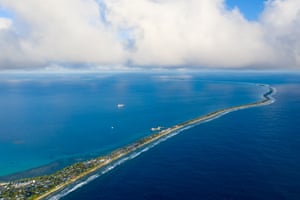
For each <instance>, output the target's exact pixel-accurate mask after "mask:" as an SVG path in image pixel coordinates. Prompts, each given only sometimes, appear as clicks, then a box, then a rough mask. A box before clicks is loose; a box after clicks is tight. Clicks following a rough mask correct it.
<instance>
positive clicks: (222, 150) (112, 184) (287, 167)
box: [0, 72, 300, 200]
mask: <svg viewBox="0 0 300 200" xmlns="http://www.w3.org/2000/svg"><path fill="white" fill-rule="evenodd" d="M299 77H300V75H299V74H289V73H279V72H277V73H264V72H261V73H237V72H205V73H204V72H203V73H189V72H186V73H148V74H146V73H143V74H127V73H125V74H117V73H116V74H109V73H108V74H50V75H49V74H1V79H0V97H1V98H0V109H1V113H2V114H1V115H0V150H1V152H5V153H3V154H2V155H1V158H0V176H2V179H8V178H13V177H19V176H21V177H22V176H34V175H39V174H47V173H51V172H53V171H55V170H57V169H59V168H61V167H63V166H65V165H68V164H70V163H73V162H77V161H82V160H84V159H88V158H92V157H95V156H98V155H103V154H105V153H108V152H110V151H112V150H114V149H115V148H118V147H122V146H123V145H126V144H129V143H131V142H134V141H135V140H137V139H139V138H141V137H144V136H146V135H149V134H151V131H150V129H151V128H152V127H157V126H164V127H169V126H172V125H175V124H177V123H180V122H184V121H186V120H189V119H191V118H194V117H197V116H199V115H203V114H206V113H208V112H212V111H214V110H217V109H221V108H227V107H229V106H234V105H240V104H244V103H250V102H254V101H257V100H258V99H260V98H262V94H263V93H264V92H265V90H266V89H265V88H263V87H259V86H258V85H257V84H258V83H266V84H270V85H271V86H273V87H275V88H276V90H277V93H276V94H275V95H274V98H275V99H276V101H275V102H274V103H273V104H271V105H268V106H262V107H255V108H251V109H246V110H239V111H236V112H232V113H229V114H227V115H224V116H222V117H220V118H217V119H215V120H212V121H210V122H207V123H203V124H199V125H197V126H194V127H191V128H190V129H187V130H184V131H182V132H180V133H179V134H177V135H175V136H174V137H171V138H169V139H168V140H166V141H164V142H162V143H160V144H158V145H156V146H155V147H153V148H151V149H149V150H147V151H145V152H143V153H142V154H140V155H139V156H136V157H135V158H134V159H129V160H127V161H126V162H124V163H122V164H120V165H118V166H116V167H114V168H112V169H111V170H110V171H108V172H106V173H104V174H103V175H101V176H94V177H95V179H93V180H92V178H93V177H92V178H91V179H89V180H90V181H88V183H87V184H84V183H86V181H85V180H83V181H82V182H81V183H78V184H76V185H75V188H76V189H74V186H72V187H70V188H68V189H67V190H66V191H64V192H62V193H61V194H59V196H61V199H70V200H71V199H108V200H110V199H299V198H300V192H299V188H300V171H299V169H300V156H299V155H300V145H299V143H300V136H299V133H300V131H299V130H300V123H299V119H300V116H299V115H300V114H299V113H300V112H299V111H300V90H299V88H300V87H299V86H300V79H299ZM118 104H124V107H122V108H118V106H117V105H118ZM31 169H34V170H31ZM28 170H30V171H28ZM16 173H17V174H16ZM99 174H101V173H100V172H99ZM96 175H97V174H96ZM0 180H1V177H0ZM72 188H73V189H72ZM70 190H72V192H69V191H70ZM73 190H74V191H73ZM65 193H68V195H66V196H64V195H63V194H65Z"/></svg>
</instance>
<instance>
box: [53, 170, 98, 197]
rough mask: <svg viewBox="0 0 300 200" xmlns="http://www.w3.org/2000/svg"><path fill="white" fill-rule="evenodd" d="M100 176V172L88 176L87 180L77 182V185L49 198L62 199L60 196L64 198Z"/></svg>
mask: <svg viewBox="0 0 300 200" xmlns="http://www.w3.org/2000/svg"><path fill="white" fill-rule="evenodd" d="M98 177H99V175H98V174H94V175H92V176H90V177H89V178H87V179H86V180H84V181H82V182H80V183H78V184H76V185H75V186H73V187H69V188H66V189H64V190H62V191H61V192H60V193H58V194H56V195H54V196H51V197H50V198H49V200H58V199H60V198H62V197H64V196H66V195H68V194H70V193H71V192H73V191H75V190H77V189H78V188H81V187H82V186H84V185H86V184H88V183H89V182H91V181H93V180H95V179H96V178H98Z"/></svg>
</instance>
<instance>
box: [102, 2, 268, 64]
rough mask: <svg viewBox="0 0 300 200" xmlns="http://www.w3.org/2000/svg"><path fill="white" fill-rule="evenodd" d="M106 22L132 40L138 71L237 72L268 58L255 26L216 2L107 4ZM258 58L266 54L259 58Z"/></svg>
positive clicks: (260, 32)
mask: <svg viewBox="0 0 300 200" xmlns="http://www.w3.org/2000/svg"><path fill="white" fill-rule="evenodd" d="M106 4H107V6H108V9H109V10H110V12H109V15H108V19H109V21H111V23H112V24H113V25H116V26H117V27H118V28H119V29H121V30H122V29H126V28H131V30H132V31H131V34H132V35H133V36H132V37H133V38H135V41H134V48H133V50H132V51H131V54H130V59H131V60H132V61H133V63H136V64H138V65H165V66H169V65H175V66H176V65H195V66H217V67H223V66H224V67H228V66H230V67H240V66H251V65H255V64H266V63H268V62H267V60H271V59H272V58H273V54H272V51H271V48H270V47H269V46H268V45H267V44H266V43H265V42H264V40H265V34H264V32H263V29H262V27H261V26H260V24H259V23H258V22H257V23H252V22H249V21H247V20H246V19H245V18H244V17H243V16H242V14H241V13H240V12H239V10H237V9H234V10H226V8H225V4H224V2H223V1H221V0H202V1H198V0H173V1H171V0H157V1H149V0H131V1H130V3H128V1H124V0H107V1H106ZM261 52H265V53H264V54H262V53H261Z"/></svg>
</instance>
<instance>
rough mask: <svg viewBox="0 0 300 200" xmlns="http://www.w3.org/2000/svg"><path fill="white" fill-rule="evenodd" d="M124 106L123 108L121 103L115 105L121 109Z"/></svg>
mask: <svg viewBox="0 0 300 200" xmlns="http://www.w3.org/2000/svg"><path fill="white" fill-rule="evenodd" d="M124 106H125V104H122V103H119V104H118V105H117V107H118V108H123V107H124Z"/></svg>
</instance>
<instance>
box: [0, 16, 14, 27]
mask: <svg viewBox="0 0 300 200" xmlns="http://www.w3.org/2000/svg"><path fill="white" fill-rule="evenodd" d="M11 25H12V21H11V20H10V19H7V18H1V17H0V30H1V29H9V28H10V26H11Z"/></svg>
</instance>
